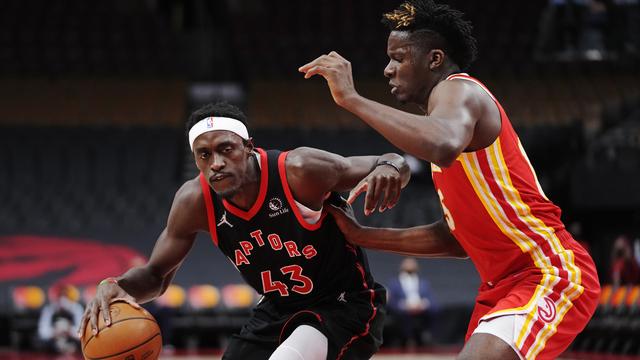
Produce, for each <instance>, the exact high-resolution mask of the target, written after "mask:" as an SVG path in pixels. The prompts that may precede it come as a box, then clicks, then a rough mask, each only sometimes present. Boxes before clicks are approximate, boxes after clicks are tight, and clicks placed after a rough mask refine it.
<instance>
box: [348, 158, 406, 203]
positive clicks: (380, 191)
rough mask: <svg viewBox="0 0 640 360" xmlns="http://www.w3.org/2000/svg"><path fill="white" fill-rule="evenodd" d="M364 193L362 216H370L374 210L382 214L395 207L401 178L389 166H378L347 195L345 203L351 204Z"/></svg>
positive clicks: (396, 171) (400, 188)
mask: <svg viewBox="0 0 640 360" xmlns="http://www.w3.org/2000/svg"><path fill="white" fill-rule="evenodd" d="M365 191H366V196H365V199H364V214H365V215H367V216H368V215H370V214H371V213H373V212H374V211H376V208H378V211H379V212H384V211H385V210H387V209H391V208H392V207H394V206H396V204H397V203H398V200H399V199H400V192H401V191H402V178H401V176H400V173H399V172H398V170H396V169H395V168H393V167H392V166H389V165H379V166H377V167H376V168H375V169H374V170H373V171H372V172H370V173H369V175H367V176H366V177H365V178H364V179H362V180H361V181H360V182H359V183H358V185H356V187H354V188H353V190H351V192H350V193H349V198H348V199H347V202H348V203H349V204H353V202H354V201H355V199H356V198H357V197H358V196H360V194H362V193H363V192H365Z"/></svg>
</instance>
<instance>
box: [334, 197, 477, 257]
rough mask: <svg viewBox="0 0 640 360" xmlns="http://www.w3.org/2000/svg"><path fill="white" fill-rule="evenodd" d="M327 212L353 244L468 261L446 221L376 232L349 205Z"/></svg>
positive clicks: (403, 253)
mask: <svg viewBox="0 0 640 360" xmlns="http://www.w3.org/2000/svg"><path fill="white" fill-rule="evenodd" d="M327 210H328V211H329V212H330V213H331V215H333V217H334V218H335V219H336V223H337V224H338V226H339V227H340V230H341V231H342V232H343V233H344V235H345V237H346V239H347V240H348V241H349V242H351V243H352V244H355V245H358V246H362V247H365V248H369V249H375V250H382V251H388V252H393V253H397V254H402V255H410V256H420V257H455V258H466V257H467V253H466V252H465V251H464V249H463V248H462V246H460V243H458V241H457V240H456V238H455V237H454V236H453V235H452V234H451V231H450V230H449V227H448V226H447V223H446V222H445V221H444V219H440V220H438V221H436V222H434V223H432V224H429V225H421V226H415V227H412V228H406V229H395V228H372V227H365V226H361V225H360V224H359V223H358V222H357V221H356V220H355V217H354V216H353V211H352V209H351V207H350V206H348V205H345V206H343V207H336V206H333V205H328V206H327Z"/></svg>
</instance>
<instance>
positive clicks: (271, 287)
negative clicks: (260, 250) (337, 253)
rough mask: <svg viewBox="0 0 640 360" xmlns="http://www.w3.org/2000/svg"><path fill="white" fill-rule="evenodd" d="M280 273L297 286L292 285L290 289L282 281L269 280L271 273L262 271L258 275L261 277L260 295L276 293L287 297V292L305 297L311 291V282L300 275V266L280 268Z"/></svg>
mask: <svg viewBox="0 0 640 360" xmlns="http://www.w3.org/2000/svg"><path fill="white" fill-rule="evenodd" d="M280 272H281V273H282V274H283V275H289V279H291V281H294V282H296V283H298V284H296V285H293V286H292V287H291V289H289V287H288V286H287V285H286V284H285V283H283V282H282V281H273V279H272V278H271V271H270V270H267V271H263V272H261V273H260V275H261V276H262V293H263V294H266V293H268V292H272V291H277V292H279V293H280V296H289V290H291V291H293V292H295V293H298V294H302V295H306V294H308V293H310V292H311V291H312V290H313V281H312V280H311V279H310V278H308V277H306V276H304V275H302V267H301V266H300V265H287V266H283V267H282V268H280Z"/></svg>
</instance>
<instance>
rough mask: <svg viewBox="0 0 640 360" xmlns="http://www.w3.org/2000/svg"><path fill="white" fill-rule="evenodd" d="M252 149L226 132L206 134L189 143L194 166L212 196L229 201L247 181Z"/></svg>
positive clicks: (238, 137)
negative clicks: (191, 143)
mask: <svg viewBox="0 0 640 360" xmlns="http://www.w3.org/2000/svg"><path fill="white" fill-rule="evenodd" d="M252 150H253V148H252V146H251V145H245V143H244V141H243V140H242V138H241V137H240V136H238V135H236V134H234V133H232V132H230V131H225V130H220V131H210V132H206V133H204V134H202V135H200V136H198V137H197V138H196V139H195V141H194V142H193V155H194V157H195V159H196V166H197V167H198V169H199V170H200V171H201V172H202V173H203V174H204V175H205V177H206V179H207V181H208V182H209V186H211V187H212V188H213V191H215V192H216V194H218V195H220V196H222V197H225V198H230V197H232V196H233V195H235V194H237V193H238V191H240V190H241V189H242V186H243V185H245V184H246V183H247V182H248V181H249V179H250V175H249V174H250V171H249V166H250V165H251V162H250V161H249V158H250V157H251V156H252V155H251V151H252Z"/></svg>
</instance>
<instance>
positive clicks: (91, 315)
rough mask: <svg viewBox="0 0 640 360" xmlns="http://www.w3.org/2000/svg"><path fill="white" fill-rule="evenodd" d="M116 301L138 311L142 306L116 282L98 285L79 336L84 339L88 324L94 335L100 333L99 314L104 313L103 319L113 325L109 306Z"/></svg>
mask: <svg viewBox="0 0 640 360" xmlns="http://www.w3.org/2000/svg"><path fill="white" fill-rule="evenodd" d="M115 301H126V302H127V303H129V304H130V305H131V306H133V307H134V308H136V309H139V308H140V305H139V304H138V303H137V302H136V300H135V299H134V298H133V297H132V296H131V295H129V294H127V292H126V291H124V289H122V288H121V287H120V285H118V284H117V283H115V282H107V283H103V284H101V285H98V289H97V291H96V297H95V298H94V299H93V300H91V301H90V302H89V304H87V308H86V309H85V311H84V314H83V315H82V320H81V321H80V329H79V330H78V336H79V337H80V338H82V337H83V336H84V331H85V328H86V326H87V324H90V325H91V332H92V333H93V335H96V334H97V333H98V314H99V313H102V318H103V319H104V322H105V324H106V325H107V326H110V325H111V314H110V313H109V304H111V303H112V302H115Z"/></svg>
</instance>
